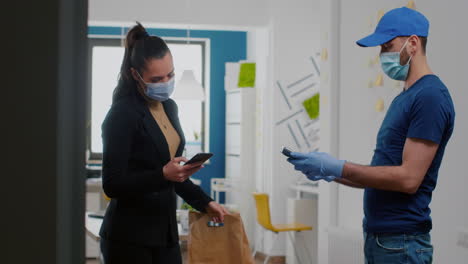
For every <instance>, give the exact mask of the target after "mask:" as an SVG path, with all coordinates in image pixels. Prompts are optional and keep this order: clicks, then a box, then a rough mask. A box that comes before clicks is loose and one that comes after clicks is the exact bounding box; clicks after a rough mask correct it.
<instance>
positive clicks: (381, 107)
mask: <svg viewBox="0 0 468 264" xmlns="http://www.w3.org/2000/svg"><path fill="white" fill-rule="evenodd" d="M384 107H385V105H384V100H383V99H382V98H379V99H378V100H377V102H376V103H375V111H377V112H383V110H384Z"/></svg>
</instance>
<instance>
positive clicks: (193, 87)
mask: <svg viewBox="0 0 468 264" xmlns="http://www.w3.org/2000/svg"><path fill="white" fill-rule="evenodd" d="M173 98H174V99H182V100H200V101H203V100H205V92H204V89H203V87H202V86H201V84H200V83H199V82H197V80H196V79H195V74H194V73H193V71H192V70H184V72H183V73H182V77H181V78H180V80H179V82H177V84H176V86H175V91H174V96H173Z"/></svg>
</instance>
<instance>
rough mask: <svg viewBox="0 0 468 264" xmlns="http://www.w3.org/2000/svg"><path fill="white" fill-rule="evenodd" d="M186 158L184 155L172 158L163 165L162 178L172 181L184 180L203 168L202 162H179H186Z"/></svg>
mask: <svg viewBox="0 0 468 264" xmlns="http://www.w3.org/2000/svg"><path fill="white" fill-rule="evenodd" d="M187 161H188V160H187V159H186V158H184V157H177V158H173V159H172V160H171V161H169V162H168V163H167V164H166V165H165V166H164V167H163V175H164V178H166V180H168V181H173V182H184V181H186V180H187V179H188V178H189V177H190V176H192V174H194V173H195V172H197V171H199V170H200V169H201V168H203V167H204V166H203V162H198V163H193V164H187V165H180V163H181V162H187Z"/></svg>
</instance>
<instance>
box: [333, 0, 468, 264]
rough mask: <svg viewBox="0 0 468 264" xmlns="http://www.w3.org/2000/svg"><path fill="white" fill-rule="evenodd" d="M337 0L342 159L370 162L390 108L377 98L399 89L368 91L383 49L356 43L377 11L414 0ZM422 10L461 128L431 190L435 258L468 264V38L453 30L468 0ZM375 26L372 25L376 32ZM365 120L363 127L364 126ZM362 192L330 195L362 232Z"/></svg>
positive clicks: (340, 214) (428, 4)
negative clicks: (466, 232)
mask: <svg viewBox="0 0 468 264" xmlns="http://www.w3.org/2000/svg"><path fill="white" fill-rule="evenodd" d="M336 2H338V3H339V7H340V8H339V14H340V15H339V17H337V18H336V19H339V23H340V27H339V30H338V31H339V32H335V33H337V34H338V36H339V43H340V47H339V50H338V53H339V66H338V67H339V68H338V71H339V87H338V88H337V89H338V91H339V97H338V100H339V102H340V104H339V107H338V106H337V110H338V112H339V135H338V138H336V140H337V141H338V142H339V153H338V154H339V157H340V158H343V159H347V160H350V161H353V162H358V163H362V164H368V163H369V162H370V159H371V157H372V154H373V149H374V146H375V138H376V135H377V130H378V128H379V126H380V123H381V121H382V119H383V116H384V114H385V113H379V112H376V111H375V110H374V104H375V102H376V100H377V99H378V98H382V99H384V101H385V109H387V106H388V105H389V103H390V101H391V99H393V97H394V96H395V95H396V94H397V93H398V91H399V89H401V86H397V84H396V82H395V81H393V80H390V79H388V78H387V77H385V79H384V84H385V85H384V86H383V87H373V88H368V82H369V80H370V79H374V80H375V78H376V76H377V74H378V72H379V71H380V69H379V65H376V66H375V67H369V66H368V62H369V59H370V58H372V57H373V56H374V55H376V54H378V51H379V50H378V48H365V49H364V48H359V47H357V46H356V44H355V41H356V40H357V39H359V38H361V37H363V36H365V35H366V34H369V33H371V32H372V31H373V28H374V27H375V24H376V21H377V20H376V18H377V14H378V11H379V10H383V11H388V10H390V9H392V8H395V7H400V6H403V5H406V4H407V2H408V1H391V2H390V1H383V0H380V1H375V0H363V1H361V2H360V3H359V5H356V4H355V2H352V1H340V0H337V1H336ZM415 2H416V9H417V10H419V11H421V12H422V13H424V14H425V15H426V16H427V17H428V19H429V21H430V23H431V28H430V34H429V38H428V39H429V40H428V50H427V54H428V59H429V64H430V65H431V67H432V69H433V71H434V72H435V73H436V74H437V75H439V76H440V78H441V79H442V80H443V81H444V82H445V84H446V85H447V87H448V88H449V90H450V92H451V94H452V98H453V100H454V104H455V108H456V112H457V117H456V124H455V131H454V134H453V137H452V139H451V141H450V142H449V145H448V146H447V149H446V154H445V157H444V160H443V163H442V166H441V169H440V172H439V182H438V186H437V189H436V191H435V192H434V195H433V202H432V205H431V208H432V217H433V225H434V229H433V231H432V235H433V243H434V246H435V253H434V263H463V262H464V261H466V259H468V249H464V248H461V247H459V246H457V244H456V239H457V232H458V231H459V230H461V229H462V228H465V229H466V228H467V227H468V210H466V208H467V207H466V204H467V203H468V192H466V190H465V187H466V186H468V177H467V176H466V172H465V171H466V169H465V166H466V165H465V164H467V162H468V158H467V155H466V154H465V153H466V149H468V141H466V140H465V138H464V137H463V136H464V135H467V134H468V121H467V120H468V116H467V115H468V105H467V104H466V102H465V101H466V100H467V99H468V90H467V89H466V81H465V78H464V76H465V75H466V70H467V66H466V64H464V62H465V61H467V60H468V55H467V53H466V52H465V50H466V46H467V45H468V37H467V36H466V34H463V33H461V32H459V33H458V34H457V33H452V32H453V30H454V28H455V25H464V24H465V22H464V19H463V18H464V17H465V16H466V14H465V11H466V10H468V2H466V1H461V0H460V1H451V2H450V3H447V2H441V1H436V0H425V1H415ZM371 28H372V30H371ZM364 124H365V125H364ZM362 193H363V192H362V191H360V190H354V189H351V188H347V187H344V186H340V187H338V192H337V193H336V196H335V197H332V199H337V208H338V210H337V219H338V225H339V226H341V227H346V228H350V229H360V228H361V221H362V217H363V213H362Z"/></svg>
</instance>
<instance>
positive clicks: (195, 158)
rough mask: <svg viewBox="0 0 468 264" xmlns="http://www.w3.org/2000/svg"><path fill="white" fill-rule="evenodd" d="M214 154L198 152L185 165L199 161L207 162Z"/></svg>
mask: <svg viewBox="0 0 468 264" xmlns="http://www.w3.org/2000/svg"><path fill="white" fill-rule="evenodd" d="M212 156H213V153H198V154H196V155H195V156H193V157H192V158H191V159H190V160H189V161H187V162H186V163H185V164H184V165H187V164H192V163H198V162H205V161H207V160H208V159H209V158H211V157H212Z"/></svg>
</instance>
